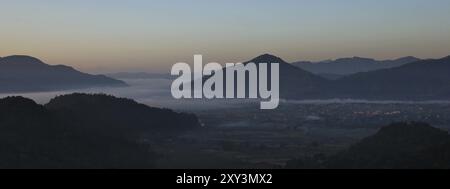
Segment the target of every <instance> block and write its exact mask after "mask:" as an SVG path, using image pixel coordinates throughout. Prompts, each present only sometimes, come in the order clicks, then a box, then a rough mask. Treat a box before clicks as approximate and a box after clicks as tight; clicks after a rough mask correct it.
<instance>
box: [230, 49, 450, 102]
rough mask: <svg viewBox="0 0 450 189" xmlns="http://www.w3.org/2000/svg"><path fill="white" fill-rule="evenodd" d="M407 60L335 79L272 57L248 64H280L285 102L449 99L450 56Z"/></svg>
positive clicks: (265, 55)
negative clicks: (384, 67)
mask: <svg viewBox="0 0 450 189" xmlns="http://www.w3.org/2000/svg"><path fill="white" fill-rule="evenodd" d="M400 60H401V61H400ZM407 60H409V61H411V60H415V58H412V57H407V58H403V59H399V60H397V64H400V63H398V62H401V64H403V65H401V66H398V67H393V68H386V69H380V70H375V71H368V72H360V73H356V74H350V75H348V76H343V77H340V78H337V79H334V80H332V79H326V78H324V77H321V76H319V75H315V74H313V73H311V72H308V71H306V70H303V69H301V68H299V67H295V66H293V65H292V64H288V63H287V62H285V61H284V60H282V59H281V58H279V57H276V56H273V55H269V54H264V55H261V56H258V57H256V58H254V59H252V60H250V61H248V62H255V63H257V64H258V63H265V62H267V63H279V64H280V96H281V97H282V98H285V99H330V98H354V99H368V100H448V99H450V57H445V58H442V59H435V60H431V59H430V60H419V61H414V62H412V63H405V62H408V61H407ZM248 62H247V63H248ZM374 64H375V63H374ZM379 64H391V63H379ZM392 64H394V63H392ZM225 69H226V68H225Z"/></svg>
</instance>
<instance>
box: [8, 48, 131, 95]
mask: <svg viewBox="0 0 450 189" xmlns="http://www.w3.org/2000/svg"><path fill="white" fill-rule="evenodd" d="M123 86H127V84H126V83H125V82H123V81H120V80H117V79H112V78H109V77H106V76H104V75H91V74H86V73H82V72H80V71H77V70H75V69H74V68H72V67H69V66H64V65H54V66H53V65H48V64H45V63H44V62H42V61H41V60H39V59H37V58H34V57H30V56H19V55H14V56H8V57H4V58H0V92H2V93H5V92H35V91H54V90H66V89H80V88H88V87H123Z"/></svg>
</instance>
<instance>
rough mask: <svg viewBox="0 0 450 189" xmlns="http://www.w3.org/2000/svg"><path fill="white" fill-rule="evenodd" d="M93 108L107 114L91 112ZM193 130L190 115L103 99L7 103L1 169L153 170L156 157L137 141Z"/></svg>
mask: <svg viewBox="0 0 450 189" xmlns="http://www.w3.org/2000/svg"><path fill="white" fill-rule="evenodd" d="M97 101H98V102H97ZM74 103H81V104H80V105H77V106H75V107H73V108H71V106H73V105H75V104H74ZM96 105H105V108H107V109H110V110H109V111H108V112H105V113H102V112H95V111H101V108H100V107H95V106H96ZM114 108H121V109H114ZM111 112H123V113H122V115H124V116H120V117H119V118H117V117H112V116H119V115H116V114H114V113H111ZM125 112H129V113H136V114H138V115H135V116H130V117H126V116H129V115H127V113H125ZM87 114H92V115H87ZM82 116H86V119H83V117H82ZM138 116H139V118H137V117H138ZM133 119H137V120H133ZM165 120H170V121H168V122H167V123H164V122H163V121H165ZM116 122H117V123H116ZM126 122H128V124H126ZM198 125H199V123H198V122H197V119H196V117H195V116H192V115H187V114H182V113H174V112H171V111H170V110H163V109H156V108H150V107H146V106H144V105H140V104H138V103H136V102H134V101H131V100H127V99H118V98H115V97H112V96H106V95H84V94H73V95H66V96H63V97H58V98H55V99H53V100H52V102H51V103H49V104H47V105H46V106H42V105H39V104H36V103H35V102H34V101H32V100H30V99H26V98H23V97H7V98H3V99H0V168H152V167H153V166H154V160H155V159H156V157H157V155H156V154H155V153H153V152H152V151H150V146H149V145H148V144H146V143H142V142H141V139H143V138H141V137H137V136H142V135H146V137H147V138H145V139H147V140H151V136H153V134H154V133H155V132H163V131H165V132H166V134H167V135H168V136H170V135H173V134H175V133H172V132H169V131H171V130H176V129H183V126H185V127H186V129H192V128H196V127H197V126H198ZM170 127H174V128H170ZM161 128H164V130H162V129H161ZM138 132H139V133H138ZM140 132H142V133H140ZM145 133H147V134H145Z"/></svg>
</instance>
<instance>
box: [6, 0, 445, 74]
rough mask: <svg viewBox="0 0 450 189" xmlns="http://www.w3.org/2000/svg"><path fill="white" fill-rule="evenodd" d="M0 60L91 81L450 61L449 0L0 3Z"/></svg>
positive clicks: (12, 0) (10, 0)
mask: <svg viewBox="0 0 450 189" xmlns="http://www.w3.org/2000/svg"><path fill="white" fill-rule="evenodd" d="M0 23H1V25H0V57H2V56H8V55H14V54H20V55H31V56H34V57H37V58H40V59H41V60H43V61H45V62H47V63H49V64H66V65H70V66H73V67H75V68H77V69H80V70H82V71H87V72H91V73H108V72H119V71H146V72H170V68H171V66H172V65H173V64H175V63H177V62H188V63H189V62H192V61H193V55H194V54H202V55H203V56H204V61H205V63H207V62H219V63H227V62H240V61H246V60H249V59H251V58H253V57H255V56H257V55H260V54H263V53H271V54H274V55H277V56H280V57H282V58H283V59H285V60H286V61H288V62H293V61H299V60H312V61H317V60H325V59H335V58H340V57H352V56H360V57H369V58H376V59H393V58H398V57H402V56H409V55H412V56H416V57H420V58H439V57H444V56H447V55H450V1H448V0H395V1H392V0H377V1H375V0H277V1H276V0H214V1H211V0H127V1H123V0H39V1H36V0H0Z"/></svg>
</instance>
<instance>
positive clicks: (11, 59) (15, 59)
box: [0, 55, 45, 64]
mask: <svg viewBox="0 0 450 189" xmlns="http://www.w3.org/2000/svg"><path fill="white" fill-rule="evenodd" d="M0 63H4V64H45V63H44V62H42V61H41V60H39V59H37V58H35V57H32V56H26V55H12V56H7V57H4V58H1V59H0Z"/></svg>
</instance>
